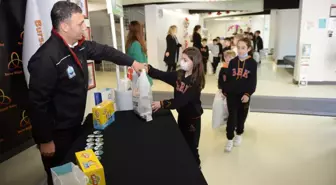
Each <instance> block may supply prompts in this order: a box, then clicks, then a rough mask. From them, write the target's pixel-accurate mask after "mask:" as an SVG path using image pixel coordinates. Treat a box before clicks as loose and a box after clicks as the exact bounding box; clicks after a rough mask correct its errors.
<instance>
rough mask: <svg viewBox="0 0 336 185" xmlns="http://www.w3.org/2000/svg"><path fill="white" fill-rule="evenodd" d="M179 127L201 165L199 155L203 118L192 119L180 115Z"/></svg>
mask: <svg viewBox="0 0 336 185" xmlns="http://www.w3.org/2000/svg"><path fill="white" fill-rule="evenodd" d="M177 122H178V125H179V128H180V130H181V132H182V134H183V136H184V139H185V140H186V141H187V143H188V145H189V147H190V150H191V152H192V154H193V155H194V157H195V160H196V162H197V164H198V165H201V160H200V156H199V153H198V145H199V140H200V136H201V117H199V118H190V117H188V116H183V115H180V114H179V116H178V121H177Z"/></svg>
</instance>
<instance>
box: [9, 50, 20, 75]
mask: <svg viewBox="0 0 336 185" xmlns="http://www.w3.org/2000/svg"><path fill="white" fill-rule="evenodd" d="M8 71H9V73H5V76H12V75H19V74H22V73H23V71H22V61H21V59H20V56H19V54H18V53H17V52H12V54H11V56H10V58H9V62H8Z"/></svg>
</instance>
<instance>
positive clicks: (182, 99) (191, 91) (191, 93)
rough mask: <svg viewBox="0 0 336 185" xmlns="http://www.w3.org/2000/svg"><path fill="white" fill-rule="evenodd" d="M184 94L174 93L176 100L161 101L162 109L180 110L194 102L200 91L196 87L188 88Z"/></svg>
mask: <svg viewBox="0 0 336 185" xmlns="http://www.w3.org/2000/svg"><path fill="white" fill-rule="evenodd" d="M184 89H185V90H184V92H180V91H178V92H177V93H174V98H173V99H169V100H163V101H161V107H162V108H164V109H179V108H181V107H184V106H185V105H186V104H188V103H189V102H190V101H192V100H193V99H194V98H195V96H196V95H197V93H199V91H200V89H199V87H196V86H186V87H185V88H184Z"/></svg>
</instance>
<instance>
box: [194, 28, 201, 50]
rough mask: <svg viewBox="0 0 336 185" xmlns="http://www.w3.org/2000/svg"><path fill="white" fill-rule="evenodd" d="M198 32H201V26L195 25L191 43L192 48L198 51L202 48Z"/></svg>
mask: <svg viewBox="0 0 336 185" xmlns="http://www.w3.org/2000/svg"><path fill="white" fill-rule="evenodd" d="M200 32H201V26H200V25H196V26H195V27H194V32H193V35H192V42H193V46H194V47H195V48H198V49H201V47H202V37H201V34H200Z"/></svg>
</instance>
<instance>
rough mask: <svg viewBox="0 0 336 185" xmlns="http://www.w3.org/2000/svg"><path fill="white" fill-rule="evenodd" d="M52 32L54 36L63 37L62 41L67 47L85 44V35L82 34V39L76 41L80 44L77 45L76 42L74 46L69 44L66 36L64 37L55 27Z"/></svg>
mask: <svg viewBox="0 0 336 185" xmlns="http://www.w3.org/2000/svg"><path fill="white" fill-rule="evenodd" d="M51 34H52V35H54V36H56V37H57V38H59V39H61V40H62V42H63V43H64V45H65V46H67V47H70V48H74V47H76V46H81V45H82V44H83V42H84V41H85V37H84V36H82V39H81V40H79V41H78V42H76V43H78V44H77V45H76V44H74V45H73V46H74V47H72V46H71V45H69V44H68V43H67V42H66V41H65V40H64V38H63V37H62V36H61V35H60V34H59V33H58V32H57V31H56V29H55V28H53V29H52V30H51Z"/></svg>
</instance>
